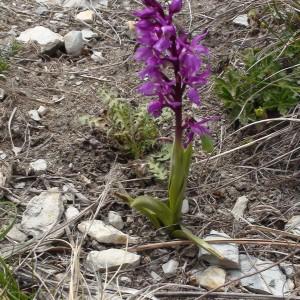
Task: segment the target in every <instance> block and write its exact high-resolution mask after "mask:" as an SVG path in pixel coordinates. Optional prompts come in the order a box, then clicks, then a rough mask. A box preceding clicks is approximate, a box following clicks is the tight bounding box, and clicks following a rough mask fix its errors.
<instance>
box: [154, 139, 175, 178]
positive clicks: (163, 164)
mask: <svg viewBox="0 0 300 300" xmlns="http://www.w3.org/2000/svg"><path fill="white" fill-rule="evenodd" d="M171 156H172V145H171V144H166V145H164V146H162V148H161V150H160V151H158V152H156V153H154V154H151V155H150V156H149V159H148V165H149V172H150V173H151V174H152V175H153V176H154V178H156V179H157V180H160V181H164V180H166V179H167V178H168V175H169V163H170V160H171Z"/></svg>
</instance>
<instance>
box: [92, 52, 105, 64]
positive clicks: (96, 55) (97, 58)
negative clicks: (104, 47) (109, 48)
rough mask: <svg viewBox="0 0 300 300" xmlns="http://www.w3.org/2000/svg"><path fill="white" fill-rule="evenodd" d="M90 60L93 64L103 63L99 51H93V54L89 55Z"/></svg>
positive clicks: (103, 59)
mask: <svg viewBox="0 0 300 300" xmlns="http://www.w3.org/2000/svg"><path fill="white" fill-rule="evenodd" d="M91 59H92V60H93V61H95V62H103V61H105V58H104V57H103V55H102V52H100V51H93V54H92V55H91Z"/></svg>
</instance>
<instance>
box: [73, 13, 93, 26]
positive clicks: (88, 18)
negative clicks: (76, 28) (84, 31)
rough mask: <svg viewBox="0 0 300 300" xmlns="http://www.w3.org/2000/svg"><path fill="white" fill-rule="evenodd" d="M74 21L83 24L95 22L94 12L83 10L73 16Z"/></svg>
mask: <svg viewBox="0 0 300 300" xmlns="http://www.w3.org/2000/svg"><path fill="white" fill-rule="evenodd" d="M75 20H77V21H82V22H85V23H88V24H89V23H93V22H94V20H95V12H94V11H93V10H90V9H88V10H85V11H82V12H80V13H79V14H77V15H76V16H75Z"/></svg>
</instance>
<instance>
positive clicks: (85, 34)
mask: <svg viewBox="0 0 300 300" xmlns="http://www.w3.org/2000/svg"><path fill="white" fill-rule="evenodd" d="M81 33H82V38H83V40H84V41H85V42H89V40H90V39H93V38H96V37H97V36H98V34H97V33H96V32H94V31H92V30H91V29H88V28H85V29H82V30H81Z"/></svg>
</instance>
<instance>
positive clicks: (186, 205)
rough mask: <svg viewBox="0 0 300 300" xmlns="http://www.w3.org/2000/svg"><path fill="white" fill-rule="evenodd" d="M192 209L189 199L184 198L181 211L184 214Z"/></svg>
mask: <svg viewBox="0 0 300 300" xmlns="http://www.w3.org/2000/svg"><path fill="white" fill-rule="evenodd" d="M189 210H190V206H189V201H188V200H187V199H184V200H183V201H182V207H181V212H182V213H183V214H187V213H188V212H189Z"/></svg>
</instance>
